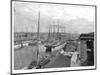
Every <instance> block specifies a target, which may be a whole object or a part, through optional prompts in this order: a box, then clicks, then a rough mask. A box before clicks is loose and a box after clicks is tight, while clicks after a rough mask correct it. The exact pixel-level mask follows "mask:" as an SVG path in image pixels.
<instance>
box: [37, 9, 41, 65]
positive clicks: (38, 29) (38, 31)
mask: <svg viewBox="0 0 100 75" xmlns="http://www.w3.org/2000/svg"><path fill="white" fill-rule="evenodd" d="M39 34H40V11H39V12H38V27H37V42H38V43H37V64H38V62H39V57H38V55H39Z"/></svg>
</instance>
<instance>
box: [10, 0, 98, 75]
mask: <svg viewBox="0 0 100 75" xmlns="http://www.w3.org/2000/svg"><path fill="white" fill-rule="evenodd" d="M12 1H15V2H33V3H46V4H59V5H75V6H90V7H95V32H94V33H95V34H94V35H95V36H94V38H95V42H94V47H95V56H94V57H95V58H94V59H95V61H94V62H95V64H94V66H95V68H91V69H75V70H60V71H45V72H29V73H16V74H36V73H51V72H68V71H83V70H96V69H97V6H96V5H87V4H72V3H56V2H41V1H26V0H25V1H24V0H11V1H10V13H11V14H10V16H11V17H10V20H11V21H10V28H11V29H10V46H11V47H10V55H11V56H10V74H11V75H16V74H13V72H12V71H13V69H12Z"/></svg>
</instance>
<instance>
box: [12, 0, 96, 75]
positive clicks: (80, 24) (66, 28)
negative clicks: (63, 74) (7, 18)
mask: <svg viewBox="0 0 100 75" xmlns="http://www.w3.org/2000/svg"><path fill="white" fill-rule="evenodd" d="M11 4H12V6H11V13H12V14H11V18H12V25H11V29H12V32H11V33H12V39H11V40H12V50H11V52H12V54H11V56H12V60H11V62H12V63H11V65H12V67H11V69H12V73H13V74H17V73H38V72H52V71H69V70H82V69H95V68H96V48H95V47H96V16H95V15H96V13H95V12H96V10H95V9H96V7H95V6H94V5H81V4H79V5H78V4H76V5H75V4H67V3H66V4H64V3H62V4H61V3H49V2H35V1H33V2H32V1H20V0H19V1H13V0H12V2H11Z"/></svg>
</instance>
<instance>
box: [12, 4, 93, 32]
mask: <svg viewBox="0 0 100 75" xmlns="http://www.w3.org/2000/svg"><path fill="white" fill-rule="evenodd" d="M12 11H13V22H14V23H13V24H14V32H37V26H38V17H39V12H40V32H48V28H49V25H58V24H59V25H60V26H64V27H65V31H66V32H71V33H88V32H93V31H94V25H95V24H94V23H95V8H94V7H91V6H75V5H60V4H44V3H31V2H13V3H12Z"/></svg>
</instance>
